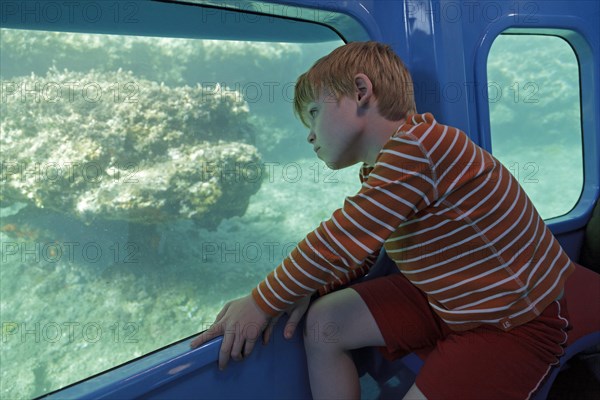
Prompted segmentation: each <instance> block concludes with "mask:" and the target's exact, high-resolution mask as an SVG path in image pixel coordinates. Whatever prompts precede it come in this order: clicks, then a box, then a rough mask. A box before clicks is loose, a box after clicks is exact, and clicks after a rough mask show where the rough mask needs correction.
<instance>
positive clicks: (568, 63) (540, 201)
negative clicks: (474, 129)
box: [487, 34, 583, 219]
mask: <svg viewBox="0 0 600 400" xmlns="http://www.w3.org/2000/svg"><path fill="white" fill-rule="evenodd" d="M578 68H579V65H578V62H577V58H576V55H575V53H574V52H573V49H572V48H571V47H570V46H569V44H568V43H567V42H566V41H565V40H564V39H562V38H560V37H557V36H544V35H531V34H522V35H515V34H504V35H500V36H499V37H498V38H497V39H496V40H495V41H494V43H493V45H492V48H491V50H490V54H489V58H488V66H487V74H488V96H489V106H490V121H491V137H492V151H493V153H494V155H495V156H496V157H497V158H498V159H499V160H500V161H501V162H502V163H503V164H504V165H505V166H506V167H507V168H508V169H509V170H510V171H511V173H512V174H513V175H514V176H515V177H516V178H517V179H518V181H519V183H520V184H521V185H522V187H523V188H524V189H525V191H526V192H527V194H528V195H529V197H530V198H531V199H532V201H533V203H534V205H535V207H536V208H537V209H538V211H539V212H540V214H541V216H542V217H543V218H544V219H548V218H553V217H557V216H560V215H564V214H566V213H568V212H569V211H570V210H571V209H572V208H573V207H574V206H575V204H576V203H577V201H578V199H579V196H580V194H581V191H582V189H583V147H582V132H581V112H580V109H581V107H580V85H579V70H578Z"/></svg>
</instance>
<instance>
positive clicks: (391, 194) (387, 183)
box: [252, 124, 437, 316]
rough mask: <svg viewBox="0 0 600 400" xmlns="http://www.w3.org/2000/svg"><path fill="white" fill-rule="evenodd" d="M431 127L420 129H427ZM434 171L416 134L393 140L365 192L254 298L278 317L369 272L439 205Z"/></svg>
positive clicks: (312, 236) (319, 231) (292, 255)
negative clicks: (389, 243) (402, 231)
mask: <svg viewBox="0 0 600 400" xmlns="http://www.w3.org/2000/svg"><path fill="white" fill-rule="evenodd" d="M422 125H426V124H421V125H419V126H417V127H415V128H419V129H427V127H426V126H422ZM432 171H433V165H432V163H431V162H430V160H429V159H428V157H427V155H426V152H425V151H424V149H423V147H422V145H421V143H420V142H419V141H418V140H417V137H416V136H414V135H413V134H412V133H403V132H400V133H399V134H397V135H395V136H393V137H392V138H390V140H389V141H388V142H387V143H386V145H385V146H384V147H383V149H382V150H381V152H380V153H379V156H378V158H377V161H376V163H375V166H374V168H373V169H372V171H371V172H370V174H369V175H368V178H367V179H366V180H365V181H364V182H363V184H362V186H361V189H360V190H359V192H358V193H357V194H356V195H354V196H351V197H347V198H346V199H345V201H344V205H343V207H342V208H340V209H338V210H336V211H334V213H333V215H332V217H331V218H330V219H329V220H327V221H324V222H322V223H321V224H320V225H319V227H318V228H317V229H315V230H314V231H312V232H310V233H309V234H308V235H307V236H306V238H304V239H303V240H302V241H301V242H300V243H299V244H298V245H297V246H296V248H294V250H292V252H291V253H290V255H289V256H288V257H286V258H285V259H284V260H283V262H282V263H281V264H280V265H279V266H278V267H277V268H276V269H275V270H274V271H273V272H271V273H270V274H269V275H268V276H267V278H266V279H265V280H264V281H262V282H261V283H260V284H259V285H258V286H257V287H256V288H255V289H254V290H253V292H252V295H253V297H254V300H255V301H256V302H257V304H258V305H259V307H260V308H261V309H262V310H263V311H265V312H266V313H267V314H269V315H272V316H274V315H277V314H278V313H279V312H281V311H283V310H285V309H287V308H288V307H290V306H291V305H292V304H294V303H295V302H296V301H298V300H299V299H301V298H303V297H304V296H306V295H309V294H312V293H314V292H315V291H317V290H319V291H320V292H321V293H323V292H327V291H328V290H330V289H331V288H334V287H336V286H339V285H342V284H344V283H347V282H348V281H350V280H351V279H352V278H353V276H360V274H361V273H362V274H364V273H365V272H366V271H365V269H366V270H367V271H368V268H369V267H370V265H369V263H370V264H371V265H372V264H373V262H374V261H375V258H376V257H377V253H378V252H379V250H380V249H381V246H382V245H383V243H384V242H385V240H387V238H388V237H389V236H390V235H391V234H392V233H393V232H394V231H395V230H396V229H397V227H398V226H399V225H400V224H401V223H403V222H405V221H407V220H409V219H410V218H411V217H413V216H414V215H415V214H416V213H418V212H419V210H421V209H424V208H425V207H427V206H428V205H429V204H430V203H432V202H433V201H435V197H436V192H437V191H436V185H435V180H434V174H433V172H432Z"/></svg>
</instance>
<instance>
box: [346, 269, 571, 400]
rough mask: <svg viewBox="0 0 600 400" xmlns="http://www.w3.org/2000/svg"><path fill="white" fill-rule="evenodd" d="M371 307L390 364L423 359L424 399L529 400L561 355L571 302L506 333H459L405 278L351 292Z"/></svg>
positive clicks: (384, 279) (385, 279)
mask: <svg viewBox="0 0 600 400" xmlns="http://www.w3.org/2000/svg"><path fill="white" fill-rule="evenodd" d="M351 288H352V289H354V290H356V291H357V292H358V294H359V295H360V296H361V298H362V299H363V300H364V301H365V303H366V304H367V307H368V308H369V310H370V311H371V313H372V314H373V317H374V318H375V321H376V322H377V325H378V327H379V330H380V331H381V334H382V336H383V338H384V340H385V344H386V346H385V347H382V348H381V351H382V353H383V355H384V356H385V357H386V358H388V359H396V358H399V357H402V356H404V355H406V354H408V353H411V352H416V353H417V354H426V353H428V355H427V356H426V357H427V358H426V359H425V363H424V365H423V367H422V368H421V370H420V372H419V374H418V376H417V379H416V384H417V386H418V387H419V389H420V390H421V391H422V392H423V394H425V396H426V397H427V399H429V400H436V399H451V400H456V399H460V400H465V399H476V400H481V399H486V400H491V399H501V400H507V399H528V398H529V397H530V396H531V395H532V394H533V393H534V392H535V390H536V389H537V388H538V387H539V386H540V385H541V384H542V383H543V380H544V378H545V377H546V376H547V375H548V373H549V372H550V369H551V367H552V366H553V365H557V363H558V357H560V356H561V355H562V354H563V352H564V346H566V342H567V331H568V330H569V329H570V325H569V323H568V313H567V307H566V299H565V298H564V296H563V298H562V299H561V300H560V301H555V302H553V303H552V304H550V305H549V306H548V307H547V308H546V309H545V310H544V312H543V313H542V314H541V315H540V316H538V317H537V318H536V319H534V320H532V321H530V322H528V323H526V324H523V325H520V326H517V327H515V328H513V329H512V330H510V331H508V332H505V331H502V330H500V329H498V328H495V327H493V326H491V325H481V326H479V327H477V328H474V329H471V330H468V331H461V332H456V331H452V330H451V329H450V328H449V327H448V325H447V324H446V323H444V322H443V321H442V320H441V319H440V317H438V316H437V314H435V312H433V310H432V309H431V307H430V306H429V303H428V302H427V297H426V296H425V294H424V293H423V292H421V291H420V290H419V289H417V288H416V287H415V286H414V285H412V284H411V283H410V282H409V281H408V279H406V278H405V277H404V275H402V274H401V273H397V274H392V275H388V276H384V277H381V278H376V279H373V280H370V281H365V282H362V283H358V284H355V285H353V286H351Z"/></svg>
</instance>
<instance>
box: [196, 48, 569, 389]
mask: <svg viewBox="0 0 600 400" xmlns="http://www.w3.org/2000/svg"><path fill="white" fill-rule="evenodd" d="M294 109H295V112H296V114H297V115H298V116H299V117H300V119H301V120H302V122H303V123H304V125H306V126H307V127H308V128H309V129H310V132H309V135H308V142H309V143H310V144H311V145H312V146H313V148H314V150H315V152H316V153H317V156H318V157H319V158H320V159H321V160H323V161H324V162H325V163H327V165H328V166H329V167H330V168H344V167H347V166H350V165H353V164H355V163H357V162H362V163H363V165H362V168H361V172H360V179H361V182H362V187H361V189H360V191H359V192H358V194H356V195H355V196H352V197H348V198H346V200H345V202H344V205H343V208H341V209H339V210H337V211H335V212H334V213H333V215H332V217H331V219H329V220H328V221H325V222H323V223H321V225H320V226H319V227H318V228H317V229H315V230H314V231H313V232H311V233H309V234H308V235H307V236H306V238H305V239H304V240H303V241H301V242H300V243H299V244H298V246H297V247H296V248H295V249H294V250H293V251H292V253H291V254H290V255H289V256H288V257H287V258H286V259H285V260H284V261H283V263H282V264H281V265H280V266H279V267H278V268H277V269H276V270H275V271H273V272H272V273H271V274H269V276H268V277H267V278H266V279H265V280H264V281H263V282H261V283H260V284H259V285H258V287H257V288H255V289H254V291H253V292H252V294H251V295H249V296H247V297H244V298H241V299H238V300H235V301H232V302H230V303H228V304H227V305H226V306H225V307H224V308H223V310H222V311H221V312H220V313H219V315H218V316H217V320H216V324H215V326H214V327H213V329H211V330H209V331H207V332H205V333H203V334H202V335H200V336H199V337H198V338H196V339H195V340H194V342H192V346H193V347H197V346H198V345H200V344H201V343H204V342H206V341H208V340H210V339H212V338H214V337H216V336H219V335H222V334H224V339H223V344H222V347H221V353H220V355H219V366H220V367H221V368H224V367H225V365H226V364H227V361H228V359H229V357H230V356H231V357H232V358H234V359H236V360H239V359H242V358H243V357H244V356H247V355H248V354H250V352H251V351H252V349H253V347H254V344H255V341H256V339H257V338H258V336H259V335H261V334H262V335H263V340H264V341H265V342H266V341H268V339H269V336H270V335H271V330H272V326H273V324H274V323H275V321H276V320H277V318H278V317H279V315H280V314H281V313H282V312H284V311H286V312H287V313H288V314H289V315H290V318H289V320H288V323H287V324H286V327H285V328H284V335H285V336H286V337H288V338H289V337H291V335H292V334H293V332H294V329H295V326H296V324H297V323H298V322H299V321H300V319H301V317H302V316H303V315H304V313H305V312H306V310H307V308H308V305H309V302H310V298H311V295H313V294H315V292H318V293H320V294H321V295H324V294H325V293H329V292H332V291H333V290H334V289H337V288H339V287H340V286H343V285H345V284H348V283H350V282H351V281H352V280H354V279H356V278H358V277H360V276H362V275H364V274H365V273H367V272H368V270H369V268H370V266H371V265H373V263H374V260H375V259H376V257H377V254H378V252H379V250H380V249H381V247H382V246H385V249H386V251H387V253H388V255H389V256H390V257H391V259H392V260H393V261H394V262H395V263H396V264H397V266H398V269H399V270H400V272H401V273H399V274H392V275H389V276H385V277H381V278H376V279H372V280H368V281H365V282H361V283H357V284H355V285H353V286H351V287H349V288H345V289H341V290H338V291H334V292H333V293H330V294H328V295H326V296H323V297H321V298H319V299H318V300H317V301H316V302H314V303H313V304H312V305H311V307H310V309H309V310H308V314H307V321H306V324H307V327H309V328H312V327H316V331H317V335H316V337H310V335H308V333H306V332H305V348H306V353H307V360H308V367H309V377H310V384H311V390H312V393H313V396H314V397H315V398H340V399H350V398H358V397H359V396H360V387H359V379H358V375H357V372H356V368H355V366H354V363H353V361H352V358H351V356H350V354H349V350H352V349H357V348H361V347H367V346H380V347H381V351H382V352H383V353H384V355H386V356H387V357H389V358H397V357H400V356H402V355H404V354H407V353H410V352H412V351H419V350H423V349H431V352H430V354H429V355H428V357H427V359H426V361H425V364H424V366H423V368H422V369H421V371H420V373H419V375H418V376H417V379H416V382H415V384H414V385H413V386H412V388H411V389H410V390H409V392H408V393H407V395H406V397H405V398H410V399H423V398H428V399H438V398H447V399H468V398H475V399H493V398H498V399H524V398H528V397H530V396H531V394H532V393H534V391H535V390H536V389H537V387H538V386H539V385H540V384H541V382H542V380H543V379H544V377H545V376H546V375H547V373H548V372H549V370H550V367H551V366H552V365H555V364H556V363H557V361H558V357H560V355H561V354H562V353H563V346H564V345H565V343H566V339H567V333H566V332H567V330H568V328H569V324H568V320H567V319H566V316H567V314H566V307H565V299H564V298H562V292H563V287H564V282H565V280H566V278H567V277H568V275H569V274H570V273H571V272H572V271H573V269H574V265H573V264H572V262H571V261H570V260H569V258H568V257H567V255H566V254H565V253H564V252H563V250H562V249H561V247H560V246H559V244H558V242H557V241H556V240H555V239H554V237H553V236H552V234H551V233H550V231H549V230H548V229H547V227H546V226H545V224H544V222H543V220H542V219H541V218H540V216H539V215H538V213H537V212H536V210H535V208H534V207H533V205H532V203H531V202H530V200H529V199H528V198H527V196H526V194H525V192H524V191H523V190H522V188H521V187H520V186H519V184H518V182H517V181H516V180H515V179H514V178H513V177H512V176H511V174H510V173H509V172H508V170H507V169H506V168H504V167H503V166H502V165H501V164H500V163H499V162H498V161H497V160H496V159H495V158H493V157H492V156H491V155H490V154H489V153H487V152H485V151H484V150H483V149H481V148H480V147H478V146H477V145H475V144H474V143H473V142H472V141H471V140H469V138H468V137H467V136H466V135H465V134H464V133H463V132H460V131H459V130H458V129H456V128H452V127H449V126H444V125H441V124H439V123H438V122H437V121H435V119H434V118H433V116H432V115H431V114H416V113H415V112H416V109H415V103H414V98H413V94H412V80H411V77H410V74H409V73H408V71H407V70H406V68H405V67H404V65H403V64H402V62H401V61H400V59H399V58H398V57H397V56H396V55H395V54H394V53H393V51H392V50H391V49H390V48H389V47H388V46H385V45H383V44H379V43H375V42H354V43H350V44H347V45H345V46H342V47H340V48H338V49H336V50H334V51H333V52H332V53H331V54H329V55H328V56H326V57H323V58H322V59H320V60H319V61H317V62H316V63H315V65H313V67H312V68H311V69H310V70H309V71H308V72H307V73H305V74H303V75H301V76H300V77H299V79H298V82H297V85H296V92H295V95H294ZM324 326H329V327H335V330H334V331H333V332H332V331H331V330H329V329H319V327H324ZM247 327H254V328H255V329H247ZM258 327H260V328H258ZM240 328H241V329H240ZM263 329H264V332H263ZM311 332H314V330H311Z"/></svg>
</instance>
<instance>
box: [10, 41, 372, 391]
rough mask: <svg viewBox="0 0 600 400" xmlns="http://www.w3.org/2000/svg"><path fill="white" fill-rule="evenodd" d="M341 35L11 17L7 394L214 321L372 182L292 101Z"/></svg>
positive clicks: (57, 380) (64, 378) (50, 385)
mask: <svg viewBox="0 0 600 400" xmlns="http://www.w3.org/2000/svg"><path fill="white" fill-rule="evenodd" d="M341 44H343V43H342V42H341V41H339V42H329V43H322V44H314V43H311V44H306V45H304V44H287V43H256V42H243V43H242V42H232V41H214V40H189V39H185V40H184V39H168V38H143V37H125V36H108V35H88V34H75V33H60V32H33V31H19V30H8V29H3V30H2V32H1V42H0V45H1V55H2V56H1V59H0V61H1V69H0V71H1V77H0V78H1V88H0V89H1V93H0V96H1V102H0V107H1V109H0V122H1V125H0V126H1V132H0V133H1V135H0V146H1V148H2V153H1V155H0V158H1V160H0V161H1V166H2V170H1V177H0V178H1V179H0V185H1V186H0V190H1V191H0V212H1V213H2V214H1V217H2V221H1V224H0V241H1V256H2V267H1V269H0V274H1V276H0V293H1V302H0V306H1V315H2V346H1V348H0V352H1V354H0V358H1V359H2V365H3V366H8V365H10V368H4V367H3V368H2V369H1V377H0V381H1V382H2V388H1V390H2V392H1V393H0V397H1V398H31V397H35V396H39V395H41V394H44V393H47V392H49V391H51V390H55V389H58V388H60V387H63V386H65V385H67V384H70V383H73V382H75V381H77V380H80V379H83V378H86V377H88V376H90V375H92V374H95V373H98V372H100V371H103V370H106V369H107V368H110V367H113V366H115V365H118V364H120V363H123V362H125V361H127V360H130V359H133V358H135V357H138V356H140V355H143V354H145V353H148V352H150V351H152V350H155V349H157V348H160V347H163V346H165V345H167V344H169V343H172V342H174V341H176V340H179V339H181V338H184V337H186V336H190V335H193V334H194V333H196V332H199V331H200V330H203V329H206V328H207V327H208V324H210V323H211V322H212V321H213V320H214V318H215V316H216V314H217V312H218V311H219V310H220V309H221V307H222V306H223V305H224V304H225V302H226V301H229V300H231V299H234V298H236V297H240V296H243V295H246V294H248V293H249V292H250V291H251V289H252V288H253V287H254V286H255V285H256V284H257V283H258V282H259V281H260V280H262V279H263V278H264V277H265V276H266V275H267V273H268V272H270V271H271V270H272V269H273V268H274V267H275V266H276V265H277V264H278V263H279V262H280V261H281V260H282V258H283V257H284V256H285V255H287V253H288V252H289V251H291V249H292V248H293V246H294V245H295V244H296V242H297V241H299V240H301V239H302V238H303V237H304V235H305V234H306V233H307V232H308V231H310V230H312V229H314V228H315V227H316V226H317V224H318V223H319V222H320V221H321V220H323V219H326V218H328V217H329V215H330V213H331V212H332V211H333V210H334V209H336V208H338V207H339V206H341V205H342V201H343V198H344V196H345V195H350V194H353V193H355V192H356V191H357V190H358V189H359V187H360V184H359V181H358V166H356V167H355V168H353V169H350V170H345V171H340V172H333V171H331V170H329V169H326V168H325V166H324V164H323V163H322V162H320V161H318V160H317V159H316V157H315V156H314V153H313V152H312V147H311V146H310V145H308V143H307V142H306V136H307V133H308V132H307V131H306V129H305V128H304V127H303V126H302V125H301V124H300V122H299V121H297V120H296V119H295V118H294V116H293V112H292V103H291V101H292V97H293V87H294V83H295V80H296V78H297V76H298V75H299V74H300V73H302V72H304V71H305V70H306V69H308V68H309V67H310V65H312V63H313V62H314V61H315V60H316V59H318V58H319V57H321V56H323V55H325V54H327V53H329V52H330V51H331V50H332V49H333V48H335V47H338V46H339V45H341ZM7 383H9V384H7Z"/></svg>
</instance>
